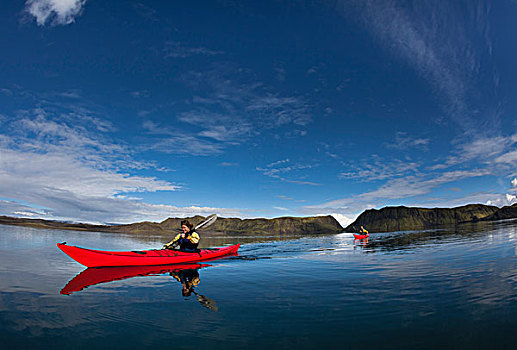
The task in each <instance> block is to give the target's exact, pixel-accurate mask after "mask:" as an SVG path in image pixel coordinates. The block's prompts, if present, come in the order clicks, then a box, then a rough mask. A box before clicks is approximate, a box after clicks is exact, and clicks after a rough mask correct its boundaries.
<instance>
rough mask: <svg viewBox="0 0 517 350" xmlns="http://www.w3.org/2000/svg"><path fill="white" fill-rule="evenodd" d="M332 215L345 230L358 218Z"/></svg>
mask: <svg viewBox="0 0 517 350" xmlns="http://www.w3.org/2000/svg"><path fill="white" fill-rule="evenodd" d="M330 215H332V216H333V217H334V218H335V219H336V220H337V221H338V222H339V224H340V225H341V226H342V227H343V228H345V227H347V226H348V225H350V224H351V223H352V222H354V221H355V219H356V217H354V216H347V215H343V214H338V213H332V214H330Z"/></svg>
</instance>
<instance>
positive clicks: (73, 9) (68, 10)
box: [25, 0, 86, 26]
mask: <svg viewBox="0 0 517 350" xmlns="http://www.w3.org/2000/svg"><path fill="white" fill-rule="evenodd" d="M85 3H86V0H27V1H26V3H25V10H26V11H27V12H28V13H30V14H31V15H32V16H34V17H35V18H36V23H38V25H40V26H44V25H45V24H47V22H50V24H51V25H66V24H70V23H73V22H74V21H75V18H76V17H78V16H80V15H81V13H82V11H83V7H84V4H85Z"/></svg>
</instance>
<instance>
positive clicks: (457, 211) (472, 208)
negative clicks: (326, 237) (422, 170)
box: [345, 204, 517, 233]
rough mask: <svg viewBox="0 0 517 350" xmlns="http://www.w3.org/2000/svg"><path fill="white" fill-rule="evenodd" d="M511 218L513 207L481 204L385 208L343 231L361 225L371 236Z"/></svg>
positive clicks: (514, 212)
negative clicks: (372, 234)
mask: <svg viewBox="0 0 517 350" xmlns="http://www.w3.org/2000/svg"><path fill="white" fill-rule="evenodd" d="M512 218H517V204H514V205H512V206H506V207H503V208H498V207H496V206H491V205H484V204H469V205H465V206H461V207H455V208H416V207H405V206H399V207H385V208H382V209H369V210H366V211H364V212H363V213H362V214H361V215H359V216H358V217H357V219H356V220H355V221H354V222H353V223H352V224H350V225H348V226H347V227H346V228H345V231H346V232H357V230H358V229H359V228H360V227H361V226H364V227H365V228H366V229H367V230H368V231H369V232H372V233H374V232H392V231H407V230H422V229H428V228H435V227H438V226H441V225H456V224H461V223H466V222H477V221H492V220H501V219H512Z"/></svg>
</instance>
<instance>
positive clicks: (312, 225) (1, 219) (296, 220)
mask: <svg viewBox="0 0 517 350" xmlns="http://www.w3.org/2000/svg"><path fill="white" fill-rule="evenodd" d="M184 219H188V220H189V221H190V222H191V223H192V224H194V225H197V224H198V223H200V222H201V221H202V220H204V217H202V216H199V215H198V216H193V217H188V218H168V219H166V220H164V221H162V222H160V223H156V222H149V221H143V222H137V223H134V224H127V225H90V224H75V223H67V222H59V221H50V220H42V219H27V218H14V217H9V216H0V224H5V225H17V226H29V227H35V228H47V229H63V230H77V231H97V232H114V233H116V232H118V233H128V234H153V235H167V236H170V235H171V233H174V232H176V231H178V230H179V228H180V222H181V220H184ZM204 231H207V232H213V233H229V234H242V233H249V234H258V235H260V234H325V233H339V232H342V231H343V227H342V226H341V225H340V224H339V222H338V221H337V220H336V219H335V218H334V217H333V216H330V215H328V216H314V217H301V218H300V217H281V218H274V219H238V218H218V219H217V221H216V222H215V223H214V224H212V225H211V226H209V227H208V228H207V229H206V230H204Z"/></svg>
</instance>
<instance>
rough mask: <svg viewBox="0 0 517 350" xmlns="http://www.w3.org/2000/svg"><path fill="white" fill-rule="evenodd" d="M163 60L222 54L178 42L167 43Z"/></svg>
mask: <svg viewBox="0 0 517 350" xmlns="http://www.w3.org/2000/svg"><path fill="white" fill-rule="evenodd" d="M163 51H164V54H165V58H188V57H192V56H197V55H199V56H215V55H222V54H224V52H222V51H216V50H211V49H208V48H206V47H202V46H198V47H194V46H188V45H185V44H183V43H181V42H179V41H168V42H166V43H165V47H164V49H163Z"/></svg>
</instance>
